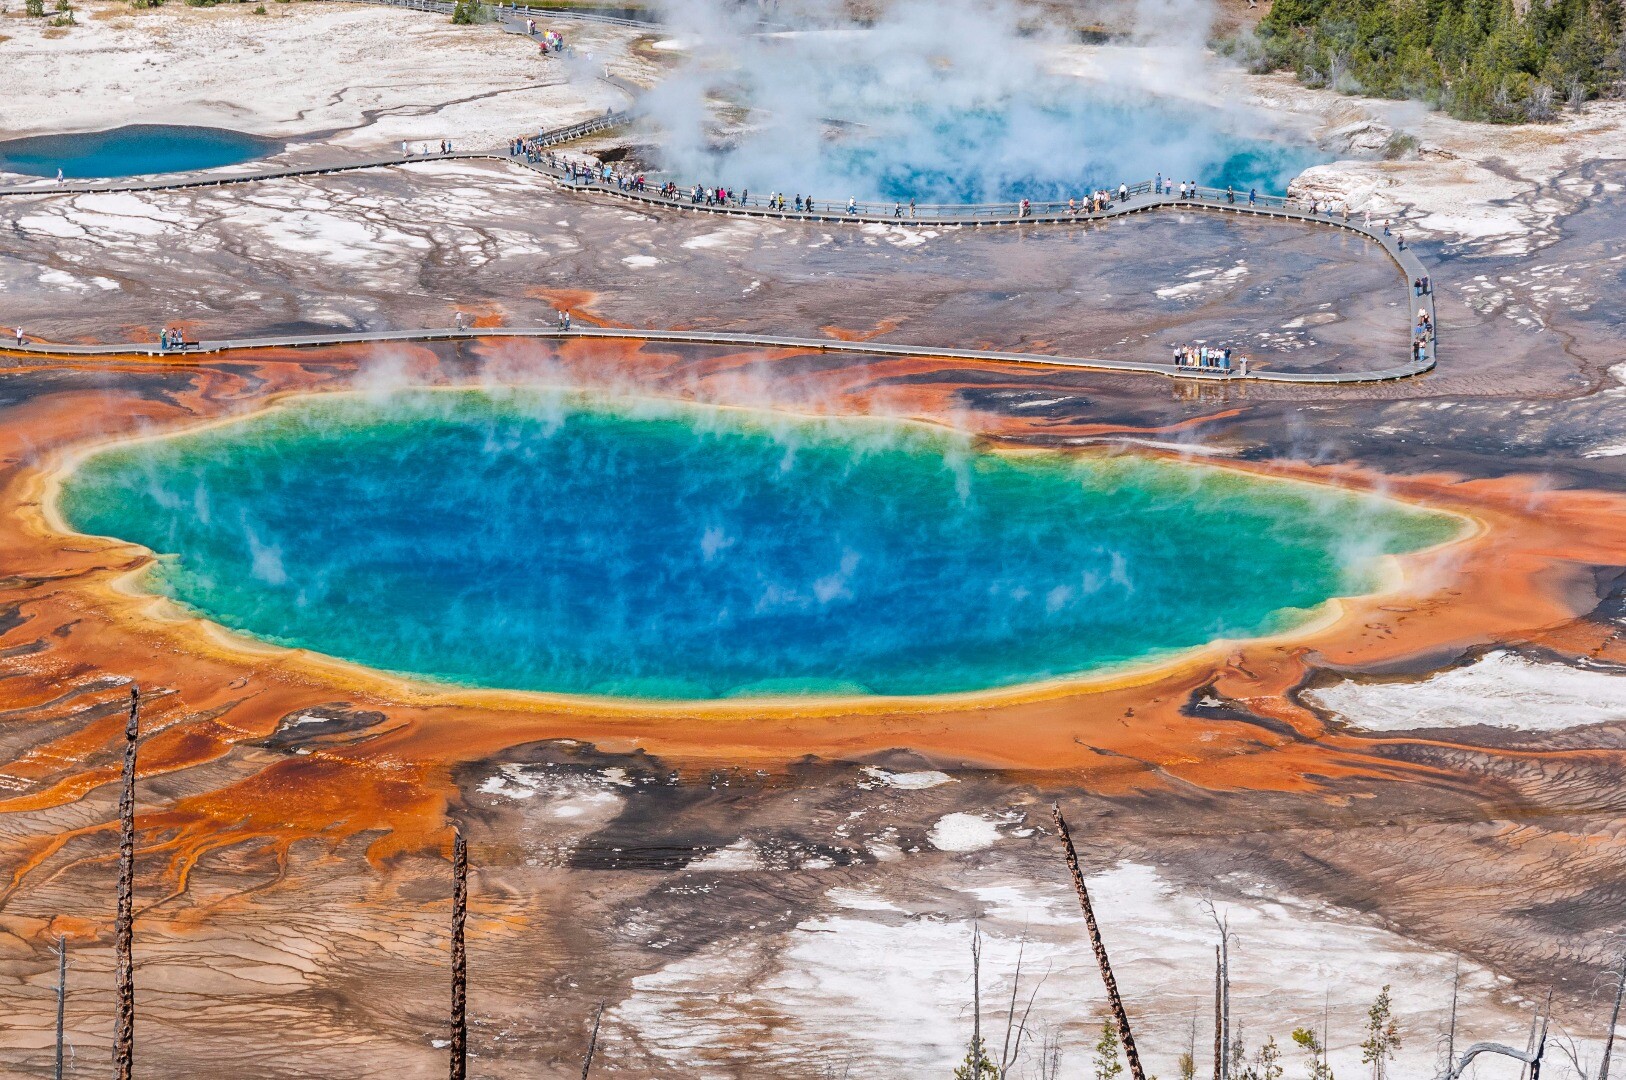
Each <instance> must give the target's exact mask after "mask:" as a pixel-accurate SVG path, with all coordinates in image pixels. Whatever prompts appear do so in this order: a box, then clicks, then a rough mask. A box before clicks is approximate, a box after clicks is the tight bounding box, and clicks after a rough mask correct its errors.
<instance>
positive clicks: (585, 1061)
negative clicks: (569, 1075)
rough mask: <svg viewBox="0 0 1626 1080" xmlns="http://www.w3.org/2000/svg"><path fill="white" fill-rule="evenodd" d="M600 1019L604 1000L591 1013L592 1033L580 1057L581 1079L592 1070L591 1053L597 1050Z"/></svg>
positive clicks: (602, 1013)
mask: <svg viewBox="0 0 1626 1080" xmlns="http://www.w3.org/2000/svg"><path fill="white" fill-rule="evenodd" d="M602 1019H604V1002H602V1001H601V1002H599V1003H598V1009H597V1010H596V1011H595V1012H594V1013H593V1033H592V1034H591V1035H589V1036H588V1037H587V1056H586V1057H584V1058H582V1080H587V1074H588V1073H589V1072H591V1071H592V1070H593V1054H594V1052H596V1051H597V1050H598V1025H599V1021H600V1020H602Z"/></svg>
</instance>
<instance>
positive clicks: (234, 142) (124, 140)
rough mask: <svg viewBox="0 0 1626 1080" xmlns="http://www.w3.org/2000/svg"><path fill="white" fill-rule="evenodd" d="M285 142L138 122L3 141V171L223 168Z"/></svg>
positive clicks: (97, 174)
mask: <svg viewBox="0 0 1626 1080" xmlns="http://www.w3.org/2000/svg"><path fill="white" fill-rule="evenodd" d="M281 149H282V143H280V142H278V141H277V140H275V139H267V138H264V137H263V136H260V135H250V134H248V133H246V132H242V131H229V130H227V129H225V128H210V127H182V126H177V125H172V124H133V125H130V126H128V127H121V128H113V129H111V130H109V131H88V132H81V133H77V134H71V135H33V136H29V137H28V138H24V139H11V140H9V141H7V142H0V172H13V173H22V174H24V175H25V176H55V175H56V174H57V170H58V169H60V170H62V175H63V177H65V178H67V179H70V180H91V179H101V178H103V177H119V176H142V175H146V174H148V173H168V172H191V171H192V170H194V169H217V168H220V167H221V166H223V165H237V164H240V163H242V162H245V161H252V160H254V159H255V158H262V157H267V156H269V155H271V154H275V153H278V152H279V151H280V150H281Z"/></svg>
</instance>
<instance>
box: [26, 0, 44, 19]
mask: <svg viewBox="0 0 1626 1080" xmlns="http://www.w3.org/2000/svg"><path fill="white" fill-rule="evenodd" d="M23 12H24V13H25V14H28V15H32V16H33V17H34V18H36V19H39V18H43V17H44V15H45V0H23Z"/></svg>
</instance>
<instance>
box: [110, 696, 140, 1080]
mask: <svg viewBox="0 0 1626 1080" xmlns="http://www.w3.org/2000/svg"><path fill="white" fill-rule="evenodd" d="M140 710H141V691H140V690H138V689H137V688H136V687H134V686H132V687H130V714H129V717H128V719H126V720H125V723H124V778H123V779H124V783H123V786H122V787H121V788H120V790H119V891H118V916H117V918H116V919H115V921H114V924H113V952H114V984H115V988H116V992H117V996H118V1017H117V1022H116V1024H115V1026H114V1033H113V1066H114V1071H115V1075H117V1077H118V1080H130V1078H131V1075H132V1074H133V1073H134V1072H135V950H134V945H135V782H136V740H137V738H138V737H139V735H140V721H139V714H140Z"/></svg>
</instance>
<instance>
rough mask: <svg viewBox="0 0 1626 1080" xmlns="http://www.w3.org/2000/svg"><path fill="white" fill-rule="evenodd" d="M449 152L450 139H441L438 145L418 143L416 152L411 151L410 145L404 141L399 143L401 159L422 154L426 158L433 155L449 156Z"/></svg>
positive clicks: (450, 147) (450, 150) (450, 146)
mask: <svg viewBox="0 0 1626 1080" xmlns="http://www.w3.org/2000/svg"><path fill="white" fill-rule="evenodd" d="M451 152H452V140H450V139H442V140H440V142H439V143H419V144H418V148H417V149H416V150H413V149H412V144H411V143H409V142H406V141H405V140H402V142H401V156H402V157H412V156H413V155H414V154H422V155H423V156H425V157H428V156H429V155H430V154H434V153H441V154H450V153H451Z"/></svg>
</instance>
